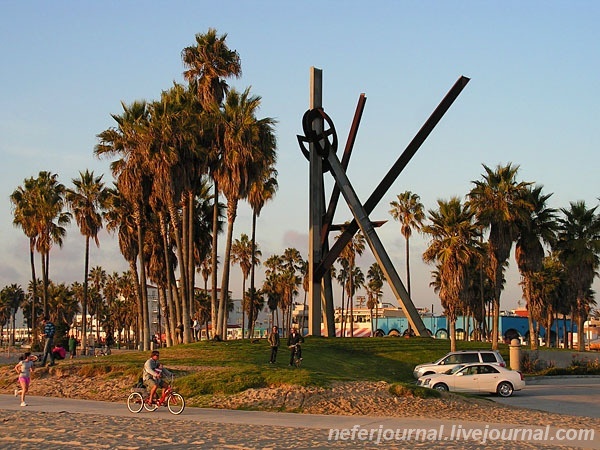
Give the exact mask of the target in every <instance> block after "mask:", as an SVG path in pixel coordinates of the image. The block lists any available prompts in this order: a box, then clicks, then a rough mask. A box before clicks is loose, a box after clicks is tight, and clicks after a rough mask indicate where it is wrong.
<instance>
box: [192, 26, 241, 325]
mask: <svg viewBox="0 0 600 450" xmlns="http://www.w3.org/2000/svg"><path fill="white" fill-rule="evenodd" d="M226 38H227V34H224V35H221V36H217V31H216V30H215V29H213V28H209V30H208V33H206V34H200V33H199V34H197V35H196V43H195V45H192V46H189V47H186V48H184V49H183V50H182V52H181V57H182V60H183V64H184V66H185V67H186V71H185V72H184V73H183V75H184V78H185V79H186V80H187V82H188V83H189V84H190V87H191V88H195V89H196V92H197V94H198V99H199V100H200V103H201V104H202V106H203V108H204V110H205V111H207V112H210V113H212V114H213V115H217V116H218V114H217V111H218V110H219V107H220V106H221V104H222V102H223V99H224V98H225V95H226V94H227V92H228V90H229V86H228V85H227V82H226V81H225V79H226V78H229V77H232V76H235V77H240V76H241V74H242V66H241V61H240V57H239V55H238V53H237V52H236V51H234V50H230V49H229V47H228V46H227V44H226V43H225V40H226ZM212 149H213V153H212V157H211V161H210V162H209V165H210V172H211V176H212V178H213V181H214V184H213V186H214V209H213V222H212V223H213V233H212V248H211V249H212V255H211V258H212V270H211V273H212V290H211V291H212V294H211V322H212V326H213V335H217V334H218V321H219V317H218V311H217V249H218V247H217V244H218V242H217V237H218V223H219V183H218V176H217V171H218V168H219V166H220V161H221V160H222V155H221V154H222V152H223V151H224V149H223V147H222V145H221V144H220V143H218V142H216V143H214V144H213V146H212Z"/></svg>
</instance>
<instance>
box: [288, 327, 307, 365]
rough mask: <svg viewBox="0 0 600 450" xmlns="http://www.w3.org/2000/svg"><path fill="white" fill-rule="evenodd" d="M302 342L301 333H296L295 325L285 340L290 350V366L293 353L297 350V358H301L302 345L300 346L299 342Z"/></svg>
mask: <svg viewBox="0 0 600 450" xmlns="http://www.w3.org/2000/svg"><path fill="white" fill-rule="evenodd" d="M302 342H304V338H303V337H302V335H301V334H300V333H298V330H296V327H294V328H292V332H291V333H290V335H289V336H288V341H287V345H288V347H289V348H290V350H291V352H290V366H293V365H294V353H296V352H298V359H300V360H302V347H301V346H300V344H301V343H302Z"/></svg>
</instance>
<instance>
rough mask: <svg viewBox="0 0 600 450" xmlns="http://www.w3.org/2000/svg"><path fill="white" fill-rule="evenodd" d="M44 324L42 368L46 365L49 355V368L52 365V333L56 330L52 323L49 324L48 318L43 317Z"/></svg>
mask: <svg viewBox="0 0 600 450" xmlns="http://www.w3.org/2000/svg"><path fill="white" fill-rule="evenodd" d="M42 323H43V324H44V339H45V344H44V359H43V360H42V366H45V365H46V358H47V357H48V355H50V364H48V365H49V366H53V365H54V355H53V354H52V348H53V347H54V333H55V331H56V328H55V326H54V324H53V323H52V322H50V318H49V317H48V316H45V317H44V320H43V321H42Z"/></svg>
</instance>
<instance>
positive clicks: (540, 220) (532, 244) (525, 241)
mask: <svg viewBox="0 0 600 450" xmlns="http://www.w3.org/2000/svg"><path fill="white" fill-rule="evenodd" d="M525 193H526V195H527V197H528V198H527V202H528V203H530V204H531V205H532V207H533V208H532V210H531V211H530V213H529V215H528V216H525V217H523V218H522V220H520V221H518V222H517V226H518V232H519V234H518V237H517V243H516V247H515V259H516V260H517V266H518V267H519V272H520V273H521V278H522V286H523V297H524V299H525V301H526V302H527V307H528V309H529V311H530V314H529V337H530V345H531V349H532V350H536V349H537V347H538V339H537V334H536V332H535V327H534V324H533V317H532V315H533V302H532V295H531V294H532V292H531V288H532V282H533V278H532V277H533V276H534V274H536V273H538V272H540V271H541V270H542V268H543V260H544V247H543V243H547V244H552V243H553V242H554V240H555V234H554V233H555V231H556V225H557V223H556V215H555V212H556V210H555V209H552V208H549V207H548V206H547V205H546V202H547V200H548V199H549V198H550V197H551V195H552V194H548V195H544V194H542V186H535V187H531V188H528V189H527V190H526V191H525ZM548 332H549V330H548Z"/></svg>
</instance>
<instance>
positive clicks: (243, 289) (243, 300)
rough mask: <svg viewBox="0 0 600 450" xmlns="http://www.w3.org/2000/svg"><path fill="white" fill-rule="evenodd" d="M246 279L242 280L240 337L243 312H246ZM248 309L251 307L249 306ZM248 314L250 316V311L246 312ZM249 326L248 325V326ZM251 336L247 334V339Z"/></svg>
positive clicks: (243, 317) (243, 318)
mask: <svg viewBox="0 0 600 450" xmlns="http://www.w3.org/2000/svg"><path fill="white" fill-rule="evenodd" d="M245 306H246V279H245V278H244V279H243V280H242V339H244V320H245V319H246V317H245V312H246V308H245ZM249 309H252V308H251V307H250V308H249ZM248 316H250V313H248ZM248 328H250V327H248ZM250 338H251V337H250V336H248V339H250Z"/></svg>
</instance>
